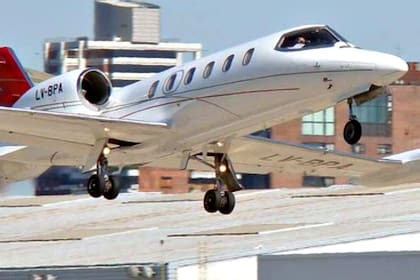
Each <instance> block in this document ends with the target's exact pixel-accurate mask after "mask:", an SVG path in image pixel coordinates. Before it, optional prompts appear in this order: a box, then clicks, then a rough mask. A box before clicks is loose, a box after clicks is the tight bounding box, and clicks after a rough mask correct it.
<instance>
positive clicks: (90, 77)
mask: <svg viewBox="0 0 420 280" xmlns="http://www.w3.org/2000/svg"><path fill="white" fill-rule="evenodd" d="M77 91H78V94H79V95H80V96H81V97H82V98H84V99H85V100H86V101H87V102H88V103H90V104H92V105H96V106H102V105H105V104H106V103H107V102H108V100H109V97H110V96H111V91H112V85H111V82H110V81H109V79H108V78H107V77H106V76H105V74H103V73H102V72H101V71H99V70H97V69H86V70H85V71H84V72H82V73H81V75H80V76H79V79H78V81H77Z"/></svg>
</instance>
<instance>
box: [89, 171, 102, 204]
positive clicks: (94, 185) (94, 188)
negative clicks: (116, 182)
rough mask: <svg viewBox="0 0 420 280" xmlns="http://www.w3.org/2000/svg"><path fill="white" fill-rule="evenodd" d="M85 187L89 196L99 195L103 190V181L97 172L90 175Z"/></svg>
mask: <svg viewBox="0 0 420 280" xmlns="http://www.w3.org/2000/svg"><path fill="white" fill-rule="evenodd" d="M86 189H87V192H88V193H89V195H90V196H91V197H95V198H97V197H100V196H101V195H102V194H103V192H104V182H103V180H101V179H100V177H99V176H98V175H97V174H94V175H92V176H90V178H89V180H88V182H87V186H86Z"/></svg>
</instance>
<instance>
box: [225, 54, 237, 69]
mask: <svg viewBox="0 0 420 280" xmlns="http://www.w3.org/2000/svg"><path fill="white" fill-rule="evenodd" d="M234 57H235V55H233V54H231V55H229V56H228V57H227V58H226V60H225V62H224V63H223V67H222V71H223V72H227V71H229V69H230V67H231V66H232V61H233V58H234Z"/></svg>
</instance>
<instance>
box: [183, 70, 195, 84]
mask: <svg viewBox="0 0 420 280" xmlns="http://www.w3.org/2000/svg"><path fill="white" fill-rule="evenodd" d="M194 73H195V67H193V68H191V69H190V70H188V72H187V74H186V75H185V78H184V85H188V84H190V83H191V81H192V79H193V78H194Z"/></svg>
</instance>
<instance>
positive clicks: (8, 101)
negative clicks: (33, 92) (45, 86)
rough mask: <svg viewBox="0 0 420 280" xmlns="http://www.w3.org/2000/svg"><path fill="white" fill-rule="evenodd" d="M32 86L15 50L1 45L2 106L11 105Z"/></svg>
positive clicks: (0, 96) (0, 80)
mask: <svg viewBox="0 0 420 280" xmlns="http://www.w3.org/2000/svg"><path fill="white" fill-rule="evenodd" d="M32 86H33V83H32V81H31V79H30V78H29V76H28V75H27V73H26V72H25V70H24V69H23V67H22V65H21V64H20V62H19V60H18V59H17V57H16V55H15V53H14V52H13V50H12V49H11V48H9V47H0V106H7V107H11V106H12V105H13V104H14V103H15V102H16V101H17V100H18V99H19V98H20V97H21V96H22V95H23V94H24V93H25V92H26V91H27V90H28V89H30V88H31V87H32Z"/></svg>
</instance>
